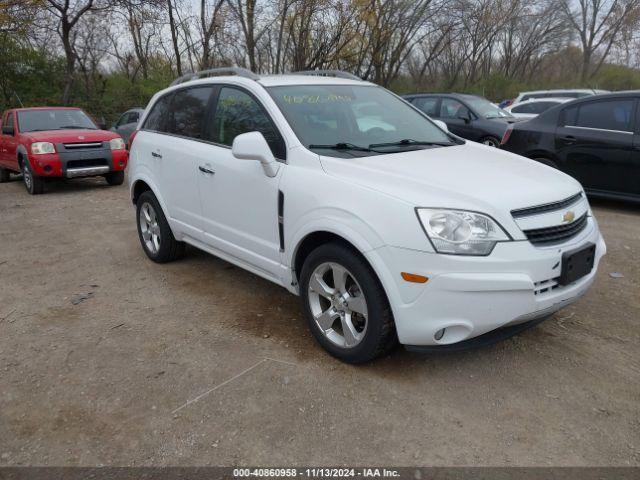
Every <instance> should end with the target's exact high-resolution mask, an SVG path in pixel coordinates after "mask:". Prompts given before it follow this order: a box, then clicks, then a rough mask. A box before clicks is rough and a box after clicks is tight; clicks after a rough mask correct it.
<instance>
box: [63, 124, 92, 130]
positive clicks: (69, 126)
mask: <svg viewBox="0 0 640 480" xmlns="http://www.w3.org/2000/svg"><path fill="white" fill-rule="evenodd" d="M78 129H79V130H95V128H93V127H83V126H82V125H63V126H62V127H58V130H78Z"/></svg>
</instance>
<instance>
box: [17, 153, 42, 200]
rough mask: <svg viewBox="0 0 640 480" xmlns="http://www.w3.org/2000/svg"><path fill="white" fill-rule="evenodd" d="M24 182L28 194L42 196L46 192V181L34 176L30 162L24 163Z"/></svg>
mask: <svg viewBox="0 0 640 480" xmlns="http://www.w3.org/2000/svg"><path fill="white" fill-rule="evenodd" d="M22 180H23V182H24V186H25V188H26V189H27V192H29V193H30V194H31V195H40V194H41V193H42V192H44V179H43V178H41V177H38V176H37V175H34V174H33V171H32V170H31V166H30V165H29V161H28V160H25V161H23V162H22Z"/></svg>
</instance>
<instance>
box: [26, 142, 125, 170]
mask: <svg viewBox="0 0 640 480" xmlns="http://www.w3.org/2000/svg"><path fill="white" fill-rule="evenodd" d="M128 160H129V153H128V152H127V151H126V150H111V149H110V148H109V146H108V142H105V144H104V146H103V147H102V148H92V149H87V150H80V149H78V150H66V149H65V147H64V145H61V144H57V145H56V153H51V154H44V155H29V164H30V165H31V168H32V169H33V173H34V174H35V175H37V176H39V177H66V178H77V177H90V176H96V175H104V174H105V173H109V172H115V171H119V170H124V169H125V168H126V167H127V163H128Z"/></svg>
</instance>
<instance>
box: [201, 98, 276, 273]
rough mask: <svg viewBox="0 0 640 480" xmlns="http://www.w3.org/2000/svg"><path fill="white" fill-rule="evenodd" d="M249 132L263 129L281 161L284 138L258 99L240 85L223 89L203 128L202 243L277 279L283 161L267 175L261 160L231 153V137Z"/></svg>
mask: <svg viewBox="0 0 640 480" xmlns="http://www.w3.org/2000/svg"><path fill="white" fill-rule="evenodd" d="M253 131H259V132H261V133H262V134H263V135H264V137H265V139H266V140H267V142H268V143H269V146H270V148H271V150H272V152H273V153H274V156H275V157H276V158H277V159H279V160H282V161H283V160H285V156H286V149H285V146H284V141H283V140H282V137H281V136H280V133H279V132H278V130H277V129H276V127H275V125H274V123H273V122H272V121H271V119H270V118H269V116H268V114H267V113H266V111H265V109H264V108H263V107H262V106H261V105H260V103H259V102H258V100H257V99H256V98H255V97H253V96H252V95H251V94H250V93H249V92H247V91H245V90H243V89H240V88H239V87H231V86H223V87H221V88H220V89H219V91H218V95H217V102H216V105H215V107H214V109H213V114H212V115H211V116H210V119H209V121H208V126H207V138H208V140H210V141H211V142H212V144H211V145H210V146H209V152H210V153H209V155H208V156H207V160H206V161H203V162H202V163H203V165H202V167H203V168H202V171H200V173H199V186H200V188H199V190H200V198H201V203H202V212H203V224H204V235H205V241H206V242H207V243H208V244H209V245H211V246H212V247H213V248H215V249H218V250H221V251H222V252H224V253H226V254H227V255H230V256H231V257H233V258H234V259H236V260H239V261H240V262H241V263H243V264H245V265H246V266H248V267H249V268H251V269H252V270H253V271H255V272H256V273H259V274H261V275H263V276H266V277H269V278H272V279H275V280H279V271H280V263H281V262H280V239H279V234H278V185H279V183H280V179H281V178H282V175H283V174H284V171H285V168H286V165H285V164H284V162H283V163H282V165H281V166H280V169H279V170H278V174H277V175H276V176H275V177H268V176H267V175H265V173H264V170H263V167H262V165H261V164H260V162H257V161H250V160H238V159H237V158H235V157H234V156H233V155H232V153H231V145H232V144H233V139H234V138H235V137H236V136H238V135H240V134H242V133H247V132H253Z"/></svg>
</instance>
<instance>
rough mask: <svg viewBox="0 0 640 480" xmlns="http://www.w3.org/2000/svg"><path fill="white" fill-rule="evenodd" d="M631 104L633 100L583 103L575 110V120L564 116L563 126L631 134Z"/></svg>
mask: <svg viewBox="0 0 640 480" xmlns="http://www.w3.org/2000/svg"><path fill="white" fill-rule="evenodd" d="M633 102H634V100H633V99H615V100H606V101H596V102H589V103H583V104H581V105H579V106H578V107H577V108H576V110H577V115H575V117H574V118H575V120H574V118H571V117H568V116H565V125H571V126H576V127H587V128H599V129H604V130H619V131H623V132H631V131H633V126H632V125H631V112H632V110H633ZM574 108H575V107H574ZM567 110H569V109H567ZM571 120H574V121H573V122H571Z"/></svg>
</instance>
